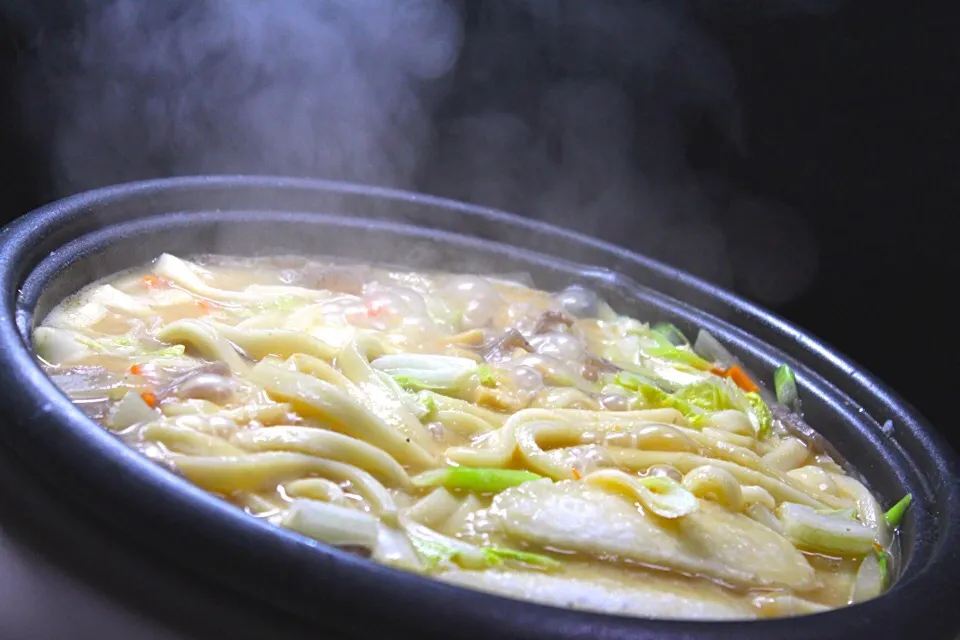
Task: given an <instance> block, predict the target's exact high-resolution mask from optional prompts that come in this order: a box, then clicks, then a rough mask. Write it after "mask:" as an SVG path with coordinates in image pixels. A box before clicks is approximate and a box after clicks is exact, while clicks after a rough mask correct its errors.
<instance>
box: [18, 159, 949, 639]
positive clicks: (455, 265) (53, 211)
mask: <svg viewBox="0 0 960 640" xmlns="http://www.w3.org/2000/svg"><path fill="white" fill-rule="evenodd" d="M164 251H166V252H171V253H174V254H178V255H189V254H197V253H211V252H213V253H229V254H245V255H257V254H261V255H263V254H277V253H286V254H290V253H301V254H307V255H332V256H342V257H345V258H351V259H359V260H364V261H375V262H382V263H394V264H403V265H406V266H409V267H412V268H442V269H449V270H454V271H464V272H485V273H490V272H517V271H525V272H528V273H530V274H531V275H532V276H533V278H534V281H535V282H536V283H537V285H538V286H540V287H543V288H550V289H556V288H560V287H562V286H565V285H567V284H569V283H571V282H579V283H582V284H585V285H587V286H590V287H592V288H594V289H596V290H599V291H600V293H601V294H602V295H604V296H605V297H606V298H607V299H608V300H609V301H610V302H611V303H612V304H613V305H614V306H615V308H618V310H620V311H622V312H625V313H630V314H636V315H637V316H638V317H640V318H643V319H645V320H647V319H649V320H660V319H665V320H670V321H672V322H674V323H676V324H677V325H678V326H679V327H680V328H681V329H683V330H685V331H687V332H690V333H693V332H695V331H696V328H698V327H704V328H706V329H708V330H709V331H710V332H711V333H713V334H714V335H715V336H717V337H718V338H719V339H720V340H721V341H722V342H724V343H725V344H726V345H727V346H728V347H729V348H730V349H731V350H732V351H733V352H734V353H735V354H736V355H737V356H739V357H740V358H741V359H742V360H743V361H744V362H745V363H746V364H747V365H748V366H749V367H751V368H752V369H753V370H754V371H756V372H758V373H759V374H761V375H762V376H763V377H764V379H766V380H769V379H771V376H772V372H773V370H774V369H775V368H776V366H778V365H779V364H781V363H783V362H787V363H789V364H790V365H791V366H792V367H793V368H794V370H795V372H796V374H797V378H798V381H799V383H800V387H801V389H802V394H803V399H804V403H805V405H804V406H805V410H806V415H807V418H808V421H809V422H810V423H811V424H812V425H814V426H815V427H817V428H818V429H819V430H820V431H821V432H822V433H823V434H824V435H825V436H826V437H827V438H828V439H829V440H830V441H831V442H832V443H833V444H834V445H835V446H836V447H837V448H838V449H839V451H840V452H841V453H842V454H843V455H844V456H845V457H846V458H848V459H849V461H850V462H852V463H853V464H854V465H855V466H856V467H857V469H858V470H859V471H860V472H861V473H862V474H863V476H864V477H865V478H866V479H867V481H868V482H869V484H870V486H871V487H872V489H873V490H874V491H875V492H876V493H877V494H878V495H879V496H880V497H881V499H882V500H883V502H884V504H885V505H889V504H892V502H893V501H895V500H896V499H898V498H900V497H901V496H902V495H903V494H904V493H906V492H911V493H913V495H914V498H915V500H914V503H913V506H912V507H911V508H910V510H909V511H908V516H907V518H906V520H905V522H904V524H903V527H902V535H901V545H902V560H903V561H902V565H901V567H900V568H899V571H898V573H899V575H898V577H897V581H896V583H895V584H894V585H893V587H892V588H891V589H890V590H889V591H888V593H886V594H885V595H883V596H882V597H880V598H878V599H876V600H872V601H870V602H866V603H863V604H859V605H855V606H852V607H847V608H843V609H838V610H835V611H830V612H827V613H822V614H816V615H809V616H803V617H799V618H788V619H778V620H765V621H755V622H683V621H669V620H645V619H636V618H624V617H617V616H605V615H600V614H592V613H583V612H576V611H571V610H565V609H560V608H553V607H547V606H540V605H535V604H529V603H525V602H519V601H516V600H510V599H505V598H500V597H496V596H493V595H487V594H482V593H479V592H474V591H469V590H464V589H460V588H457V587H453V586H449V585H446V584H443V583H440V582H436V581H433V580H430V579H427V578H422V577H419V576H415V575H412V574H408V573H404V572H400V571H397V570H394V569H390V568H387V567H384V566H380V565H377V564H374V563H372V562H369V561H366V560H363V559H360V558H357V557H355V556H352V555H349V554H347V553H344V552H341V551H338V550H336V549H333V548H329V547H326V546H324V545H321V544H318V543H316V542H313V541H311V540H308V539H306V538H303V537H301V536H298V535H296V534H294V533H292V532H288V531H285V530H282V529H280V528H277V527H273V526H271V525H269V524H266V523H263V522H261V521H258V520H255V519H253V518H250V517H248V516H246V515H244V514H243V513H242V512H241V511H240V510H238V509H235V508H234V507H232V506H229V505H227V504H225V503H223V502H221V501H220V500H218V499H215V498H213V497H211V496H209V495H207V494H206V493H205V492H203V491H201V490H199V489H197V488H195V487H193V486H192V485H190V484H189V483H187V482H186V481H184V480H181V479H180V478H178V477H175V476H174V475H173V474H170V473H168V472H167V471H165V470H163V469H161V468H160V467H159V466H157V465H155V464H153V463H151V462H149V461H147V460H146V459H144V458H142V457H140V456H139V455H137V454H135V453H133V452H132V451H130V450H128V449H127V448H126V447H125V446H124V445H123V444H121V443H120V442H119V441H118V440H116V439H114V437H113V436H111V435H110V434H108V433H107V432H106V431H104V430H103V429H102V428H101V427H99V426H98V425H96V424H94V423H93V422H92V421H91V420H90V419H88V418H87V417H85V416H84V415H83V413H81V412H80V410H79V409H77V408H75V407H74V406H73V405H72V404H71V403H70V402H69V400H67V398H66V397H64V396H63V395H62V394H61V393H60V392H59V391H58V390H57V388H56V387H55V386H54V384H53V383H52V382H51V381H50V380H49V379H48V378H47V377H46V376H45V375H44V374H43V372H42V371H41V370H40V369H39V368H38V366H37V364H36V362H35V360H34V357H33V355H32V353H31V345H30V333H31V331H32V328H33V326H34V324H35V323H36V322H38V321H39V320H41V319H42V318H43V317H44V315H45V314H46V313H47V312H48V311H49V310H50V309H51V308H52V307H53V306H54V305H55V304H57V303H58V302H59V301H60V300H62V299H63V298H64V297H65V296H67V295H69V294H71V293H73V292H74V291H76V290H77V289H79V288H80V287H82V286H84V285H86V284H88V283H89V282H91V281H93V280H95V279H97V278H100V277H103V276H106V275H109V274H111V273H114V272H117V271H120V270H122V269H127V268H130V267H135V266H138V265H141V264H143V263H145V262H147V261H148V260H151V259H153V258H155V257H156V256H157V255H159V254H160V253H161V252H164ZM0 286H2V288H3V296H4V297H3V305H2V308H0V390H2V391H0V410H2V414H0V415H2V416H3V418H4V419H3V421H2V422H0V454H2V456H3V457H4V458H5V459H9V460H10V463H11V464H12V465H13V466H14V467H15V468H16V469H18V470H19V472H18V473H19V476H18V477H20V478H25V481H24V483H23V484H24V486H27V485H29V486H30V487H32V490H34V491H43V492H45V493H44V495H45V496H46V498H47V502H46V504H48V505H53V506H51V507H50V508H51V509H59V510H61V511H62V512H63V513H70V514H73V516H74V519H75V521H78V522H79V521H82V522H83V527H85V528H88V529H90V530H95V531H103V532H105V533H104V535H108V536H113V538H111V540H112V541H113V542H114V544H113V547H114V548H115V549H116V553H117V554H122V553H131V554H134V553H135V554H138V556H137V557H138V558H141V559H142V560H143V563H144V565H143V566H145V567H146V566H150V567H163V571H164V577H163V580H167V581H170V580H173V581H174V582H175V581H176V579H175V578H171V576H179V577H180V578H181V579H182V582H183V584H184V585H187V584H190V585H191V591H190V592H189V593H188V592H183V595H182V596H181V597H182V598H184V599H187V598H194V597H195V594H199V593H201V592H202V593H203V597H205V598H208V599H210V601H214V600H215V601H216V602H218V603H219V606H220V607H221V608H220V609H217V611H218V614H217V615H220V614H222V615H223V619H222V620H219V619H218V620H217V622H216V624H217V625H218V626H219V628H220V629H221V630H222V631H223V637H239V636H241V635H244V634H243V633H242V632H243V630H244V629H246V630H247V631H249V630H250V629H251V628H252V627H251V626H249V625H251V624H252V623H251V622H250V619H252V618H256V619H257V620H258V621H260V623H261V624H262V625H263V627H265V628H270V627H271V625H274V624H275V625H276V627H275V629H276V635H275V637H283V636H284V635H291V636H300V635H306V634H307V633H309V632H310V631H311V630H312V633H311V635H313V637H320V635H321V634H325V635H324V636H323V637H351V638H352V637H356V638H374V637H375V638H397V637H407V636H416V637H420V638H477V639H478V640H480V639H482V640H490V639H491V638H497V639H514V638H515V639H518V640H519V639H524V640H533V639H543V640H562V639H567V638H569V639H573V638H577V639H586V638H603V639H609V640H612V639H615V638H616V639H620V638H622V639H624V640H626V639H627V638H629V639H631V640H637V639H639V638H658V639H660V640H668V639H680V638H694V637H695V638H708V639H717V640H721V639H724V640H726V639H730V640H733V639H737V640H742V639H743V638H760V637H762V638H779V639H781V640H788V639H796V640H808V639H809V638H818V639H821V640H827V639H830V640H832V639H834V638H835V639H836V640H849V639H850V638H861V637H864V638H866V637H871V638H906V637H910V636H916V635H918V634H919V636H921V637H923V638H925V639H930V640H933V639H936V638H944V639H953V638H955V637H956V636H957V634H958V633H960V606H957V605H958V603H960V591H958V576H960V473H958V461H957V458H956V456H955V454H954V453H953V452H952V451H951V450H950V449H949V447H948V445H946V444H945V443H944V441H943V440H942V439H941V438H940V437H939V436H938V435H937V434H936V432H935V431H934V430H933V429H932V428H931V427H930V426H929V425H928V424H926V422H925V421H924V419H923V418H922V417H921V416H920V415H919V414H918V413H917V412H916V411H915V410H914V409H913V408H911V407H910V406H908V405H906V404H905V403H904V402H903V401H902V400H900V399H899V398H897V397H896V396H895V395H894V394H893V393H892V392H890V391H889V390H887V389H886V388H885V387H884V386H883V385H882V384H881V383H879V382H878V381H876V380H875V379H874V378H872V377H871V376H870V375H869V374H867V373H865V372H863V371H862V370H860V369H859V368H858V367H857V366H856V365H855V364H853V363H851V362H850V361H849V360H847V359H845V358H844V357H843V356H841V355H839V354H838V353H836V352H835V351H833V350H832V349H830V348H829V347H827V346H826V345H824V344H823V343H821V342H820V341H818V340H817V339H816V338H814V337H812V336H809V335H807V334H805V333H803V332H802V331H800V330H799V329H797V328H796V327H793V326H791V325H789V324H787V323H786V322H784V321H782V320H780V319H779V318H776V317H774V316H773V315H771V314H769V313H767V312H765V311H763V310H761V309H758V308H757V307H755V306H753V305H751V304H750V303H748V302H746V301H744V300H742V299H740V298H738V297H736V296H735V295H732V294H730V293H728V292H726V291H723V290H720V289H717V288H715V287H712V286H710V285H708V284H706V283H704V282H702V281H700V280H697V279H695V278H693V277H691V276H689V275H686V274H684V273H682V272H678V271H675V270H673V269H670V268H668V267H666V266H664V265H662V264H659V263H656V262H654V261H651V260H649V259H647V258H644V257H642V256H639V255H636V254H633V253H630V252H628V251H625V250H623V249H619V248H617V247H614V246H611V245H609V244H605V243H603V242H600V241H597V240H594V239H591V238H588V237H585V236H582V235H578V234H575V233H571V232H568V231H564V230H561V229H558V228H554V227H551V226H548V225H544V224H542V223H539V222H533V221H530V220H526V219H522V218H518V217H515V216H511V215H508V214H504V213H500V212H497V211H492V210H488V209H483V208H479V207H474V206H469V205H465V204H461V203H456V202H450V201H446V200H440V199H436V198H430V197H425V196H421V195H415V194H409V193H401V192H396V191H388V190H383V189H371V188H366V187H358V186H352V185H344V184H334V183H325V182H316V181H304V180H291V179H273V178H249V177H209V178H207V177H204V178H187V179H171V180H159V181H151V182H141V183H134V184H126V185H120V186H115V187H110V188H106V189H102V190H98V191H94V192H90V193H85V194H81V195H77V196H73V197H70V198H67V199H65V200H62V201H59V202H56V203H53V204H51V205H48V206H46V207H43V208H42V209H39V210H37V211H34V212H32V213H30V214H28V215H26V216H24V217H23V218H21V219H19V220H17V221H16V222H14V223H13V224H11V225H9V226H8V227H7V228H5V229H4V230H3V232H2V234H0ZM886 420H892V422H893V425H894V430H893V433H892V435H888V434H885V433H884V432H883V431H882V430H881V426H880V425H881V424H882V423H884V422H885V421H886ZM78 514H79V515H78ZM109 564H110V563H108V562H105V565H109ZM144 571H147V570H146V569H144ZM121 574H122V571H121ZM154 579H155V578H154V576H153V574H152V573H149V572H147V573H143V574H139V573H138V574H137V575H126V576H124V575H120V576H119V577H118V578H117V579H116V580H114V583H115V584H121V585H122V584H124V583H125V582H126V584H128V585H130V589H132V590H136V588H140V589H142V588H143V587H144V585H146V586H147V588H149V587H150V586H151V584H152V581H153V580H154ZM163 580H161V578H160V577H156V581H157V584H161V582H163ZM163 584H166V582H163ZM170 593H174V594H175V593H176V589H171V590H170ZM158 597H159V596H158ZM164 597H166V596H164ZM196 597H200V596H199V595H196ZM231 603H233V604H234V605H235V606H233V609H234V611H233V613H234V614H236V615H237V616H239V615H240V614H239V613H238V612H237V611H236V610H238V609H243V613H244V616H242V617H236V616H233V617H232V614H231V615H228V610H230V609H231ZM176 608H177V607H167V609H176ZM194 608H196V607H194ZM181 610H182V611H187V610H188V607H187V605H186V604H184V606H183V607H182V608H181ZM238 620H243V621H242V622H238ZM230 625H234V626H233V627H231V626H230ZM260 633H262V631H260Z"/></svg>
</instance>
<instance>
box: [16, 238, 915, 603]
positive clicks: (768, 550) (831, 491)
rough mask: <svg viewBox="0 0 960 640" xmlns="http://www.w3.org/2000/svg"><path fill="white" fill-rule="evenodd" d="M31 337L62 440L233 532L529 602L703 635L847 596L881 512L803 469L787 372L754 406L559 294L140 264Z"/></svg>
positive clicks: (463, 280)
mask: <svg viewBox="0 0 960 640" xmlns="http://www.w3.org/2000/svg"><path fill="white" fill-rule="evenodd" d="M34 338H35V340H34V342H35V345H36V349H37V354H38V356H39V357H40V358H41V360H42V362H43V366H44V367H45V368H46V370H47V372H48V373H49V375H51V376H52V377H53V379H54V380H55V382H56V383H57V385H58V386H59V387H60V388H61V389H62V390H63V391H64V392H65V393H66V394H68V395H69V397H70V398H71V399H72V400H73V401H74V402H75V403H77V404H78V405H79V406H80V407H82V408H83V409H84V411H85V412H86V413H87V414H88V415H90V416H91V417H92V418H94V419H95V420H96V421H98V422H99V423H100V424H102V425H103V426H104V427H105V428H106V429H109V430H110V431H111V432H113V433H114V434H116V436H117V437H118V438H120V439H121V440H122V441H123V442H125V443H126V444H127V445H129V446H130V447H132V448H134V449H136V450H137V451H139V452H140V453H142V454H143V455H145V456H147V457H148V458H150V459H151V460H154V461H156V462H158V463H160V464H162V465H164V466H166V467H167V468H169V469H170V470H172V471H173V472H175V473H178V474H180V475H182V476H183V477H185V478H187V479H188V480H189V481H191V482H193V483H195V484H196V485H198V486H200V487H202V488H204V489H206V490H207V491H210V492H212V493H214V494H216V495H218V496H220V497H221V498H222V499H224V500H227V501H229V502H230V503H232V504H234V505H236V506H237V507H239V508H241V509H243V510H245V511H246V512H247V513H249V514H250V515H251V516H252V517H256V518H263V519H266V520H269V521H270V522H272V523H274V524H276V525H279V526H283V527H287V528H289V529H292V530H295V531H297V532H299V533H300V534H303V535H305V536H307V537H310V538H313V539H315V540H318V541H321V542H323V543H327V544H330V545H335V546H339V547H343V548H346V549H349V550H351V551H353V552H355V553H358V554H362V555H365V556H369V557H371V558H372V559H374V560H375V561H378V562H382V563H385V564H388V565H392V566H394V567H398V568H401V569H405V570H409V571H414V572H418V573H422V574H427V575H430V576H434V577H436V578H438V579H440V580H445V581H448V582H451V583H455V584H458V585H461V586H464V587H469V588H474V589H479V590H485V591H491V592H495V593H499V594H502V595H508V596H513V597H518V598H524V599H529V600H533V601H538V602H542V603H547V604H553V605H558V606H564V607H573V608H579V609H586V610H592V611H600V612H607V613H617V614H625V615H633V616H649V617H668V618H700V619H724V618H755V617H770V616H784V615H798V614H803V613H810V612H817V611H821V610H825V609H828V608H833V607H838V606H843V605H846V604H849V603H851V602H857V601H861V600H864V599H869V598H873V597H876V596H877V595H879V594H880V593H881V592H882V591H883V589H884V588H885V583H886V581H887V562H888V558H889V557H890V555H889V550H890V549H891V548H892V543H893V532H894V531H895V525H896V522H897V521H898V519H899V515H900V514H902V511H903V508H905V506H906V504H907V503H905V502H901V504H900V505H899V506H897V507H896V508H895V509H893V510H892V511H891V512H889V513H888V514H886V517H885V514H884V513H883V511H882V510H881V507H880V505H879V504H878V502H877V500H875V498H874V497H873V496H872V495H871V493H870V491H869V490H868V489H867V488H866V487H865V486H864V485H863V484H862V483H861V482H859V481H858V480H856V479H855V478H853V477H852V476H850V475H848V474H847V473H845V471H844V468H843V467H842V466H841V465H840V464H838V462H840V461H839V460H837V459H835V458H832V457H831V456H830V455H829V454H828V453H827V452H828V451H831V449H830V447H829V445H828V444H827V443H826V442H825V441H824V440H823V439H822V438H820V437H819V436H818V435H817V434H816V432H813V431H812V430H811V429H810V428H809V427H807V426H806V425H805V424H804V423H803V421H802V418H800V415H799V405H798V400H797V393H796V386H795V380H794V379H793V377H792V374H791V373H790V371H789V369H786V368H781V369H780V370H778V373H777V380H776V391H777V397H774V396H773V394H772V393H771V392H768V391H767V390H766V386H761V384H760V383H761V381H760V380H757V379H756V378H754V377H753V376H751V375H750V374H749V373H748V372H747V371H745V370H744V369H743V368H742V367H741V366H740V365H738V364H737V362H736V361H735V360H734V359H733V358H732V356H731V355H730V354H729V353H728V352H727V351H726V350H725V349H724V348H723V347H722V346H721V345H720V344H719V343H718V342H717V341H716V340H714V339H713V338H712V337H711V336H710V335H709V334H706V333H705V332H701V333H700V335H699V336H698V337H697V339H696V341H695V343H694V345H692V346H691V344H690V343H689V342H688V341H687V338H686V336H684V335H683V334H682V333H680V332H679V330H677V329H676V328H675V327H672V326H670V325H655V326H653V327H651V326H649V325H648V324H644V323H643V322H640V321H638V320H636V319H633V318H630V317H626V316H623V315H620V314H618V313H617V312H616V311H615V310H614V309H612V308H611V307H610V306H609V305H608V304H606V303H605V302H604V301H603V300H601V299H600V298H599V297H598V296H597V295H596V294H594V293H592V292H591V291H589V290H587V289H584V288H582V287H579V286H571V287H570V288H568V289H566V290H564V291H562V292H560V293H556V294H551V293H548V292H545V291H541V290H538V289H536V288H534V287H533V285H532V284H531V283H529V282H526V281H525V278H524V277H522V276H518V277H516V278H508V277H479V276H474V275H453V274H443V273H426V272H405V271H400V270H390V269H386V268H374V267H369V266H357V265H344V264H342V263H340V264H335V263H324V262H320V261H313V260H307V259H304V258H299V257H271V258H232V257H224V256H202V257H197V258H194V259H191V260H189V261H188V260H183V259H180V258H177V257H175V256H172V255H168V254H164V255H163V256H161V257H160V258H159V259H157V260H156V261H155V262H154V263H152V264H150V265H148V266H147V267H145V268H144V269H142V270H138V271H131V272H125V273H121V274H118V275H116V276H113V277H111V278H108V279H107V280H104V281H101V282H97V283H95V284H93V285H90V286H89V287H87V288H85V289H83V290H82V291H80V292H79V293H78V294H76V295H75V296H73V297H72V298H70V299H67V300H65V301H64V302H63V303H62V304H60V305H59V306H58V307H56V308H55V309H54V310H53V311H52V312H51V313H50V314H49V316H48V317H47V318H45V319H44V321H43V323H42V324H41V325H40V326H39V327H37V329H36V330H35V335H34ZM778 398H779V400H778ZM891 525H892V526H891Z"/></svg>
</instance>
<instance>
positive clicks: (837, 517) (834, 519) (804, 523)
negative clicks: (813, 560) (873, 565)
mask: <svg viewBox="0 0 960 640" xmlns="http://www.w3.org/2000/svg"><path fill="white" fill-rule="evenodd" d="M777 517H778V518H779V519H780V522H781V523H782V524H783V530H784V535H786V537H787V539H789V540H790V541H791V542H793V543H794V544H796V545H797V546H798V547H802V548H804V549H807V550H809V551H818V552H821V553H828V554H835V555H855V556H857V555H865V554H867V553H871V552H872V551H873V539H874V537H875V535H876V534H875V532H874V530H873V529H871V528H870V527H866V526H864V525H862V524H860V523H859V522H857V521H856V520H854V519H853V518H850V517H849V516H847V515H846V514H842V513H818V512H817V511H816V510H815V509H813V508H811V507H808V506H805V505H800V504H794V503H792V502H784V503H783V504H781V505H780V506H779V507H778V508H777Z"/></svg>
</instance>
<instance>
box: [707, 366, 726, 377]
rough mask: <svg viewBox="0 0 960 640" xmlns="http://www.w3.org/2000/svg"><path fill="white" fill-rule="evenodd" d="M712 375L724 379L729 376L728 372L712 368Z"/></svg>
mask: <svg viewBox="0 0 960 640" xmlns="http://www.w3.org/2000/svg"><path fill="white" fill-rule="evenodd" d="M710 373H712V374H713V375H715V376H720V377H721V378H724V377H726V375H727V370H726V369H721V368H720V367H710Z"/></svg>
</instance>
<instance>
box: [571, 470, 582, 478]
mask: <svg viewBox="0 0 960 640" xmlns="http://www.w3.org/2000/svg"><path fill="white" fill-rule="evenodd" d="M573 477H574V478H576V479H577V480H580V479H581V478H583V476H582V475H580V472H579V471H577V470H576V469H573Z"/></svg>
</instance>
